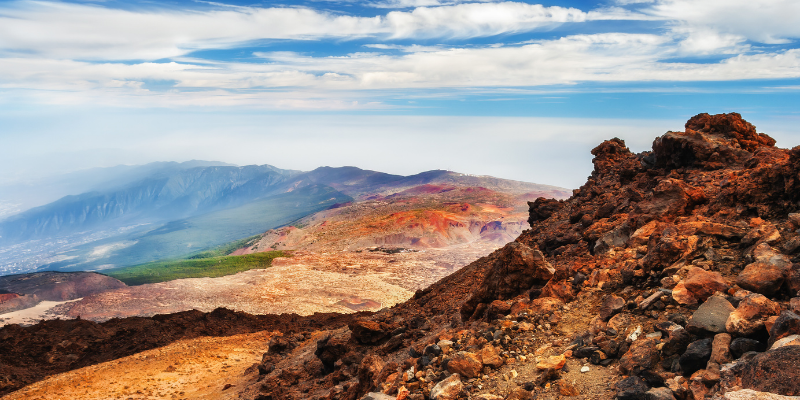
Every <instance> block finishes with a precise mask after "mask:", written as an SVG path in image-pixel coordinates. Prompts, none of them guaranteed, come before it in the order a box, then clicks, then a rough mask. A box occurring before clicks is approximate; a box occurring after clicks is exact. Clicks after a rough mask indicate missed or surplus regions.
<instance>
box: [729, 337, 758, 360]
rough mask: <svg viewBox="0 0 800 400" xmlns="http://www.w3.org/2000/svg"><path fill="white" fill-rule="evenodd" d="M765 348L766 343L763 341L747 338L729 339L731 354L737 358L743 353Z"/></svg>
mask: <svg viewBox="0 0 800 400" xmlns="http://www.w3.org/2000/svg"><path fill="white" fill-rule="evenodd" d="M766 349H767V345H766V344H765V343H762V342H759V341H758V340H755V339H749V338H741V337H740V338H736V339H733V340H732V341H731V354H732V355H733V358H734V359H736V358H739V357H741V356H742V355H743V354H744V353H747V352H751V351H756V352H762V351H764V350H766Z"/></svg>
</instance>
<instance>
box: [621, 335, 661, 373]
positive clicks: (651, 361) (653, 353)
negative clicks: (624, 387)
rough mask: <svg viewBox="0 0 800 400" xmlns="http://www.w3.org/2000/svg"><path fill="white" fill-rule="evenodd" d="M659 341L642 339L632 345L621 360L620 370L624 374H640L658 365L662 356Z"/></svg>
mask: <svg viewBox="0 0 800 400" xmlns="http://www.w3.org/2000/svg"><path fill="white" fill-rule="evenodd" d="M658 343H659V341H658V340H657V339H640V340H637V341H635V342H633V343H632V344H631V347H630V348H629V349H628V351H627V352H626V353H625V354H624V355H623V356H622V357H621V358H620V359H619V369H620V371H621V372H622V373H624V374H638V373H639V372H641V371H645V370H650V369H653V368H655V367H656V365H658V362H659V361H660V359H661V358H660V356H659V353H658V350H657V349H656V345H658Z"/></svg>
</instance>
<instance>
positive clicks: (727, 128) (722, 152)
mask: <svg viewBox="0 0 800 400" xmlns="http://www.w3.org/2000/svg"><path fill="white" fill-rule="evenodd" d="M774 144H775V139H772V138H771V137H769V136H767V135H765V134H763V133H756V129H755V127H754V126H753V125H752V124H750V123H749V122H747V121H745V120H743V119H742V117H741V115H739V114H737V113H730V114H717V115H708V114H699V115H696V116H694V117H692V119H690V120H689V121H688V122H687V123H686V132H667V133H666V134H665V135H663V136H661V137H659V138H657V139H656V140H655V141H654V142H653V155H652V157H653V164H654V165H655V166H656V167H660V168H681V167H699V168H704V169H720V168H723V167H726V166H729V165H735V164H743V163H744V162H745V161H747V160H748V159H749V158H750V157H751V153H753V152H755V151H756V150H757V149H758V148H760V147H771V146H773V145H774Z"/></svg>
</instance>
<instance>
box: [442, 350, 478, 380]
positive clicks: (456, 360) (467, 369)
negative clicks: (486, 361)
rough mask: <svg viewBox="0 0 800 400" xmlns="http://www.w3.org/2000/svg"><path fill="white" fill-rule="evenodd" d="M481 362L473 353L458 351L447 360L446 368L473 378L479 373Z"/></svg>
mask: <svg viewBox="0 0 800 400" xmlns="http://www.w3.org/2000/svg"><path fill="white" fill-rule="evenodd" d="M482 369H483V363H482V362H481V359H480V358H479V357H478V356H477V355H475V354H474V353H469V352H466V351H459V352H458V353H455V354H453V355H452V356H451V357H450V359H449V361H447V370H448V371H450V372H452V373H454V374H460V375H461V376H465V377H467V378H475V377H476V376H478V375H479V374H480V373H481V370H482Z"/></svg>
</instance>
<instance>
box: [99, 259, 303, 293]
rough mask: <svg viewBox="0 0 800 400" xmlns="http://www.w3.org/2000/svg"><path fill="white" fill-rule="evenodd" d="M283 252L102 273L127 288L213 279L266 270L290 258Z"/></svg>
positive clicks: (156, 264)
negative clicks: (253, 270) (278, 259)
mask: <svg viewBox="0 0 800 400" xmlns="http://www.w3.org/2000/svg"><path fill="white" fill-rule="evenodd" d="M289 256H290V254H289V253H288V252H285V251H268V252H265V253H253V254H246V255H243V256H218V257H209V258H192V259H188V260H173V261H155V262H149V263H146V264H140V265H134V266H131V267H125V268H120V269H114V270H109V271H104V273H105V274H106V275H108V276H110V277H112V278H117V279H119V280H121V281H122V282H125V284H126V285H129V286H135V285H144V284H145V283H158V282H166V281H171V280H175V279H181V278H216V277H220V276H225V275H233V274H235V273H238V272H242V271H247V270H249V269H259V268H269V267H270V266H272V260H273V259H275V258H277V257H289Z"/></svg>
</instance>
